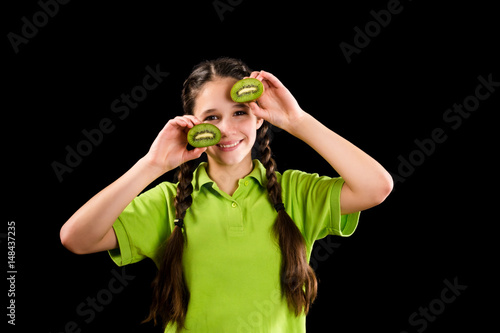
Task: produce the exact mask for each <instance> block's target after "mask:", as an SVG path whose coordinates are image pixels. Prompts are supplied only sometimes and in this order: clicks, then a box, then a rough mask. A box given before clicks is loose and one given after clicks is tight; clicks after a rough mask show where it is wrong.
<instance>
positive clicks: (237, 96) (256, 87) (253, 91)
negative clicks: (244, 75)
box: [231, 78, 264, 103]
mask: <svg viewBox="0 0 500 333" xmlns="http://www.w3.org/2000/svg"><path fill="white" fill-rule="evenodd" d="M263 92H264V85H263V84H262V82H260V81H259V80H257V79H254V78H248V79H243V80H239V81H238V82H236V83H235V84H234V85H233V87H232V88H231V99H232V100H233V101H235V102H236V103H248V102H251V101H254V100H256V99H257V98H259V97H260V96H261V95H262V93H263Z"/></svg>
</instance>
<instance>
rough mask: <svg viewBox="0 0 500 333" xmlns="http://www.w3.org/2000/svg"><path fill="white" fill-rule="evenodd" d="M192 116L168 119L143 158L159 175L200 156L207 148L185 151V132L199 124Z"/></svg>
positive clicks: (186, 142)
mask: <svg viewBox="0 0 500 333" xmlns="http://www.w3.org/2000/svg"><path fill="white" fill-rule="evenodd" d="M200 123H201V121H199V120H198V119H197V118H196V117H194V116H182V117H175V118H174V119H170V120H169V121H168V122H167V124H166V125H165V127H163V129H162V130H161V131H160V133H159V134H158V136H157V137H156V139H155V141H154V142H153V144H152V145H151V148H150V149H149V152H148V153H147V154H146V156H145V160H146V161H147V163H148V164H149V165H150V166H152V167H154V168H155V169H157V170H159V172H160V173H161V174H163V173H165V172H168V171H170V170H173V169H175V168H176V167H178V166H179V165H181V164H182V163H184V162H187V161H190V160H194V159H196V158H198V157H200V156H201V154H202V153H203V152H204V151H205V150H207V148H206V147H205V148H195V149H193V150H187V149H186V147H187V144H188V141H187V132H188V131H189V130H190V129H191V128H193V126H195V125H198V124H200Z"/></svg>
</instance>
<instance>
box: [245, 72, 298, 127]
mask: <svg viewBox="0 0 500 333" xmlns="http://www.w3.org/2000/svg"><path fill="white" fill-rule="evenodd" d="M250 77H251V78H255V79H257V80H260V81H261V82H262V84H263V85H264V89H265V90H264V93H263V94H262V96H260V97H259V99H258V100H257V102H258V104H257V103H255V102H251V103H249V106H250V109H251V110H252V112H253V114H254V115H255V116H257V117H259V118H263V119H264V120H267V121H268V122H270V123H271V124H273V125H274V126H277V127H279V128H281V129H284V130H286V131H288V132H290V130H291V129H292V128H293V126H294V125H295V124H298V123H299V122H300V119H301V118H302V117H303V116H304V115H305V114H306V113H305V112H304V111H303V110H302V109H301V108H300V106H299V104H298V103H297V100H295V97H293V95H292V94H291V93H290V91H289V90H288V89H287V88H286V87H285V86H284V85H283V84H282V83H281V81H280V80H278V78H276V76H274V75H273V74H271V73H268V72H264V71H260V72H252V74H251V75H250Z"/></svg>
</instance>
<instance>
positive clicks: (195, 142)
mask: <svg viewBox="0 0 500 333" xmlns="http://www.w3.org/2000/svg"><path fill="white" fill-rule="evenodd" d="M220 138H221V134H220V130H219V129H218V128H217V126H215V125H212V124H198V125H196V126H193V128H191V129H190V130H189V132H188V134H187V140H188V142H189V144H190V145H191V146H193V147H195V148H201V147H208V146H213V145H215V144H217V143H219V141H220Z"/></svg>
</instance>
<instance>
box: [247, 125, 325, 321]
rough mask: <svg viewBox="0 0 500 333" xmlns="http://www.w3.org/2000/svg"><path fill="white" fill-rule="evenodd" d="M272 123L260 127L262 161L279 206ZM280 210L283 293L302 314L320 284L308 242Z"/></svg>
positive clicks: (270, 191)
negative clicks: (272, 146) (314, 269)
mask: <svg viewBox="0 0 500 333" xmlns="http://www.w3.org/2000/svg"><path fill="white" fill-rule="evenodd" d="M268 130H269V125H268V123H267V122H264V124H263V125H262V126H261V128H260V129H259V133H258V135H257V140H258V141H259V142H260V144H259V150H260V153H261V162H262V164H263V165H264V167H265V168H266V177H267V192H268V194H269V198H270V200H271V202H272V204H273V205H274V206H275V207H279V206H281V205H282V204H283V200H282V197H281V185H280V184H279V183H278V180H277V178H276V172H275V171H276V162H275V161H274V159H273V158H272V157H271V148H270V146H269V141H270V138H269V134H268ZM277 210H278V218H277V219H276V222H275V223H274V226H273V232H274V234H275V235H276V237H277V238H278V241H279V246H280V249H281V256H282V262H281V293H282V295H283V296H286V299H287V302H288V306H289V307H290V309H292V310H293V311H294V312H295V315H299V314H300V313H301V312H302V311H304V312H305V313H306V314H307V313H308V312H309V307H310V305H311V304H312V302H313V301H314V299H315V298H316V295H317V289H318V284H317V280H316V275H315V274H314V271H313V269H312V268H311V266H309V264H308V263H307V255H306V244H305V241H304V237H303V236H302V234H301V233H300V230H299V229H298V228H297V226H296V225H295V223H294V222H293V220H292V218H291V217H290V216H289V215H288V213H287V212H286V211H285V210H284V209H277Z"/></svg>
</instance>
